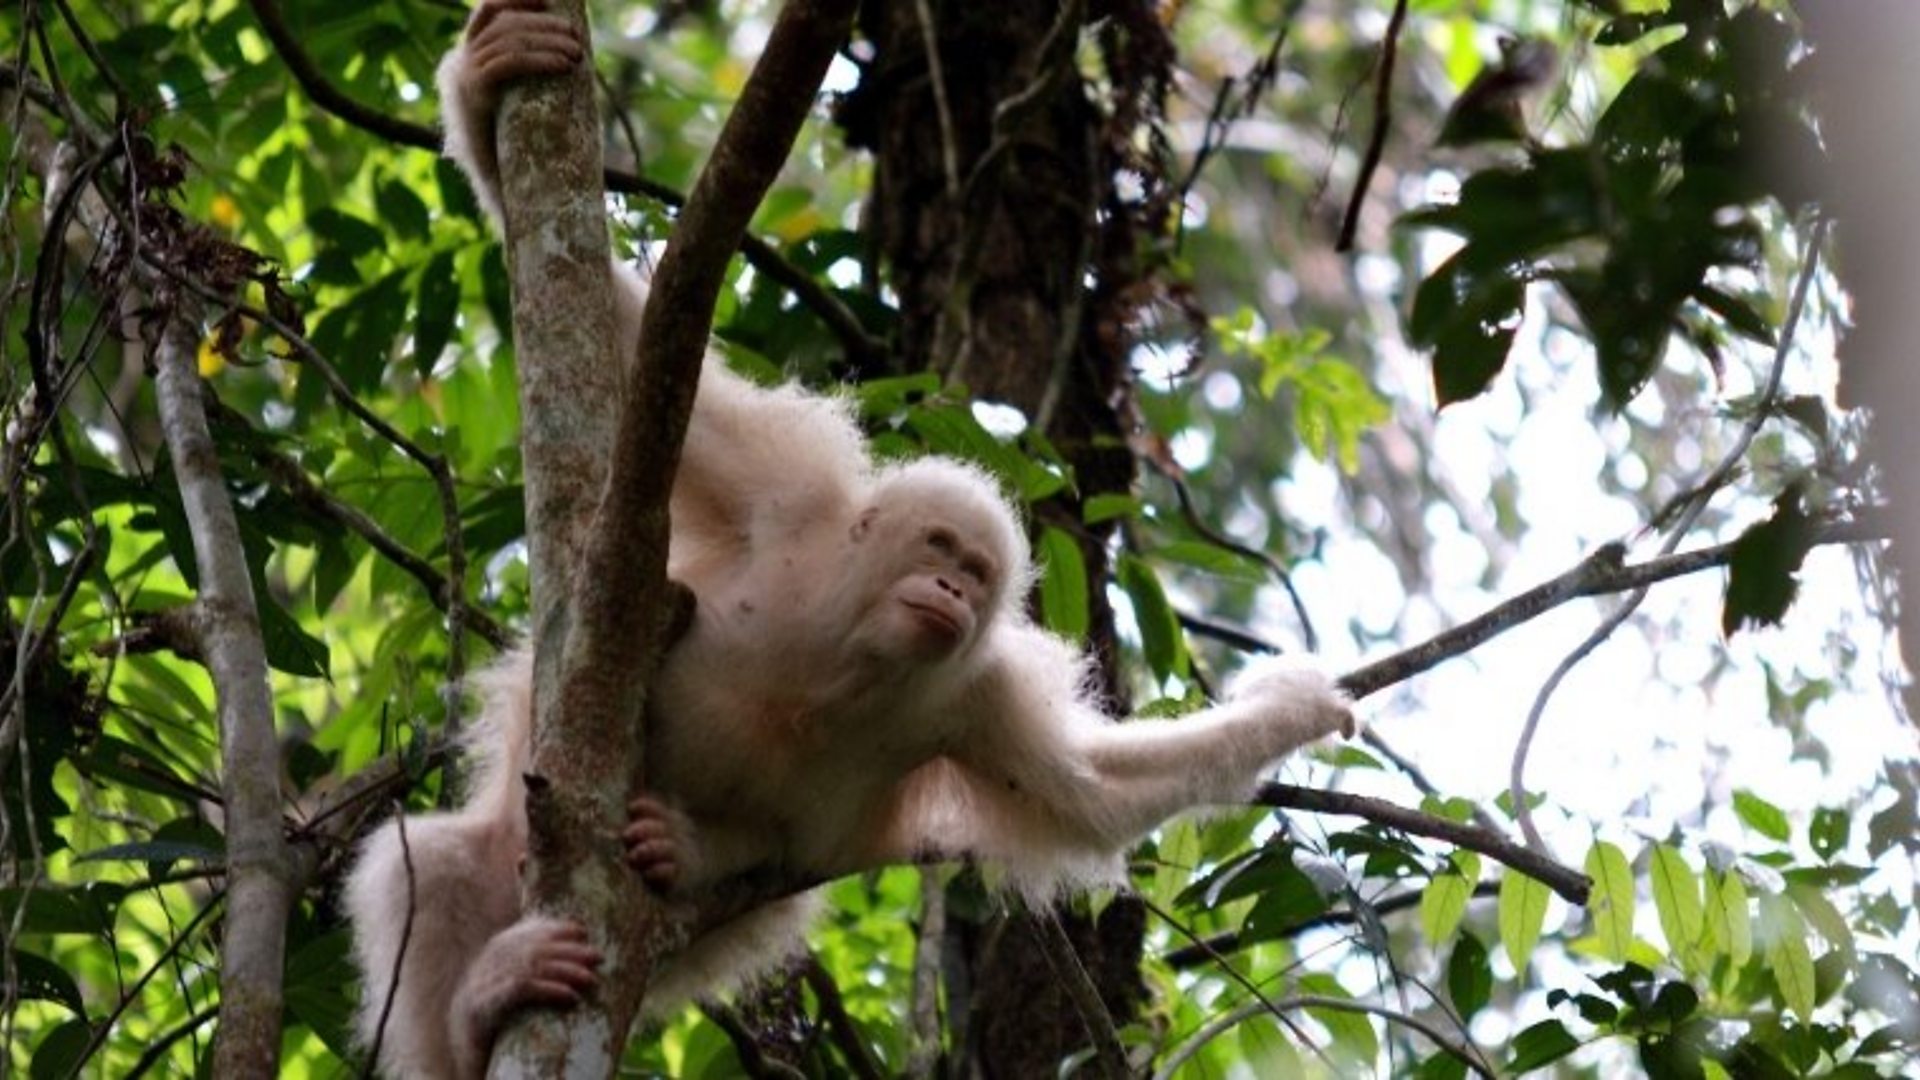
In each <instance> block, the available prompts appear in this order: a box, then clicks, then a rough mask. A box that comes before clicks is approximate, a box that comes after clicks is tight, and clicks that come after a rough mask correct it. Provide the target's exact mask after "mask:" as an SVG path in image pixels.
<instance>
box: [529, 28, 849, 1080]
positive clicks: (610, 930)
mask: <svg viewBox="0 0 1920 1080" xmlns="http://www.w3.org/2000/svg"><path fill="white" fill-rule="evenodd" d="M856 7H857V3H856V2H855V0H788V3H787V4H786V5H785V6H784V7H782V9H781V11H780V14H779V16H778V17H777V18H776V20H775V22H774V25H773V28H772V32H771V33H770V34H769V36H768V39H767V44H766V46H765V49H764V51H763V53H762V54H761V57H760V59H759V61H758V62H757V63H756V64H755V65H754V69H753V73H752V75H751V76H749V78H748V80H747V83H746V85H745V87H744V88H743V89H742V92H741V95H740V99H739V100H738V102H736V103H735V105H734V107H733V110H732V111H731V112H730V113H729V115H728V118H727V122H726V124H725V126H724V127H723V129H722V130H721V133H720V137H719V140H718V142H717V143H716V145H715V146H714V149H713V152H712V155H711V156H710V157H709V159H708V161H707V165H706V167H705V168H704V169H703V170H702V172H701V174H700V179H699V180H698V182H697V183H696V184H695V186H694V190H693V193H692V195H691V196H690V197H689V198H688V200H687V205H686V208H685V209H684V210H683V211H682V213H681V215H680V218H679V221H678V222H677V223H676V226H675V229H674V233H673V236H672V237H671V239H670V240H669V242H668V245H667V250H666V252H665V254H664V255H663V256H662V258H661V260H660V265H659V267H658V269H657V270H656V272H655V274H654V277H653V282H652V286H651V288H650V289H649V292H648V298H647V304H646V308H645V310H644V312H643V314H642V317H641V331H640V348H639V354H638V356H637V357H635V358H634V363H633V364H632V366H631V368H630V369H629V370H628V373H627V377H626V380H625V386H624V389H623V391H622V392H621V393H620V394H619V395H618V397H617V398H616V397H615V396H614V394H613V388H612V387H604V388H603V387H602V386H601V383H600V380H599V379H597V378H596V377H595V376H596V375H599V376H602V377H604V376H605V375H606V374H607V373H608V372H613V373H616V374H617V372H618V371H619V367H620V365H619V359H620V358H618V357H614V358H611V360H600V359H593V358H594V357H595V355H596V353H597V352H600V351H604V349H605V347H606V346H607V345H608V343H609V342H610V341H611V335H610V334H608V333H606V332H605V330H604V328H600V329H595V327H597V326H600V324H601V323H602V322H603V321H604V320H605V319H606V318H607V317H608V316H610V314H611V298H610V295H609V294H608V292H607V289H608V286H609V284H610V283H609V282H608V280H607V279H606V275H605V267H606V256H605V251H604V244H605V224H604V221H603V212H602V211H601V210H600V208H599V199H598V197H597V192H593V191H591V190H587V191H585V192H584V194H586V195H587V197H584V198H583V197H581V196H582V194H583V191H582V189H583V188H585V189H591V188H592V187H593V183H592V181H591V180H589V179H588V178H589V177H591V178H595V179H597V177H598V176H599V175H600V169H599V168H598V154H599V140H598V133H597V129H596V127H595V117H594V116H593V110H592V107H591V106H592V97H591V95H592V82H591V76H590V75H589V74H588V70H587V68H585V67H584V66H583V67H582V68H581V69H579V70H577V71H576V72H575V73H574V74H573V75H572V76H571V79H572V80H573V82H572V85H570V86H567V87H565V90H566V91H568V92H567V93H565V94H562V93H561V88H560V87H558V86H554V85H552V84H548V85H545V86H543V85H541V84H538V83H529V84H524V85H519V86H516V87H514V88H512V89H510V90H509V91H508V93H507V95H506V100H505V101H504V102H503V105H502V110H501V119H500V127H499V138H500V150H501V154H500V160H501V179H502V203H503V205H504V206H505V208H506V228H507V237H508V247H509V251H510V253H511V258H510V263H511V265H512V269H513V277H514V286H515V309H514V321H515V335H516V342H517V343H518V346H519V347H518V349H517V352H518V355H519V357H520V361H521V373H522V387H521V394H522V400H523V402H524V407H523V410H522V411H523V415H524V416H525V417H526V421H525V429H524V431H523V434H522V442H523V446H524V447H525V449H526V453H525V457H526V460H527V471H528V477H529V480H528V526H529V529H528V531H529V536H530V538H531V539H532V541H533V545H534V559H533V564H534V598H535V602H536V626H537V630H536V633H537V635H538V636H537V638H536V648H535V683H536V705H535V716H536V722H535V726H534V732H535V743H534V761H533V771H534V776H532V777H530V778H529V785H528V806H527V809H528V820H529V824H530V831H531V841H530V847H531V853H532V859H531V860H530V863H529V867H528V873H527V885H526V893H527V897H528V899H529V901H530V903H531V904H532V905H534V906H538V907H544V908H546V909H548V910H551V909H553V907H554V906H555V905H557V904H559V903H562V902H568V901H571V903H572V904H574V905H580V906H584V907H585V908H586V909H588V910H594V911H596V912H597V913H598V914H599V916H600V919H599V920H598V924H599V926H600V929H601V931H602V933H603V934H604V940H602V941H600V942H597V943H598V944H600V945H601V946H602V952H603V954H604V955H605V956H606V969H605V970H606V975H605V978H604V979H603V980H602V983H601V990H600V993H599V995H598V997H599V1002H598V1004H599V1005H600V1008H597V1009H596V1008H581V1009H575V1010H572V1011H570V1012H568V1013H566V1014H565V1015H555V1014H552V1013H544V1012H543V1013H534V1014H522V1015H521V1016H519V1017H518V1018H517V1019H515V1020H514V1021H512V1022H510V1024H509V1026H508V1027H507V1029H506V1030H505V1031H504V1032H503V1033H502V1036H501V1038H500V1041H499V1043H498V1044H497V1045H496V1048H495V1052H494V1062H495V1071H496V1072H497V1073H514V1072H515V1071H516V1070H517V1071H518V1073H520V1074H531V1075H558V1074H560V1073H561V1072H562V1071H564V1070H565V1069H566V1068H567V1066H568V1065H569V1063H571V1064H572V1067H573V1068H576V1069H582V1068H594V1067H598V1066H600V1065H601V1064H602V1063H611V1062H614V1061H617V1060H618V1058H619V1048H620V1046H621V1044H622V1043H623V1042H624V1040H625V1035H626V1031H627V1029H628V1027H629V1026H630V1025H631V1023H632V1020H633V1017H634V1015H635V1014H636V1012H637V1011H638V1007H639V1004H640V1000H641V997H642V995H643V994H644V992H645V989H646V973H647V969H648V968H649V966H650V965H651V962H652V958H653V957H654V956H656V955H658V953H659V952H660V951H661V949H662V948H663V947H665V945H666V944H668V943H669V942H670V940H671V939H672V938H673V937H674V936H675V934H676V931H677V928H676V927H674V926H671V925H668V923H667V920H666V919H664V918H662V917H661V915H660V913H659V906H658V903H657V901H655V900H654V899H653V898H652V897H650V896H649V895H647V894H646V892H645V890H644V889H643V888H642V887H641V886H640V885H639V883H638V880H637V878H636V877H635V876H634V875H632V874H630V873H627V872H626V868H625V866H624V865H622V864H621V863H620V862H619V860H618V859H617V858H616V857H615V856H614V854H613V853H612V852H611V851H610V850H607V851H602V850H599V849H600V848H601V847H602V845H598V844H595V843H593V842H592V839H591V838H592V837H593V836H594V835H596V834H597V833H598V832H601V831H604V830H605V828H606V827H607V826H608V825H612V824H616V823H617V822H618V821H619V820H620V819H621V817H622V814H623V804H624V802H625V794H626V792H627V791H628V790H629V789H630V787H631V785H632V782H633V780H634V779H635V778H637V777H638V776H640V775H641V773H642V770H641V762H640V743H641V739H640V738H639V733H640V718H641V717H642V715H643V714H644V710H645V703H646V685H645V683H646V682H647V681H648V680H649V679H650V678H651V674H652V672H653V671H654V669H655V668H656V667H657V665H658V662H659V658H660V656H661V654H662V652H663V651H664V648H665V645H666V638H667V636H668V632H669V626H668V621H669V620H668V615H669V613H670V612H672V611H673V610H675V608H676V604H675V603H674V596H673V593H672V592H671V591H670V589H669V583H668V582H667V580H666V551H667V537H668V521H667V502H668V496H669V494H670V492H671V490H672V485H673V478H674V474H675V472H676V469H677V466H678V463H679V456H680V444H681V441H682V440H683V438H684V437H685V434H686V426H687V417H688V414H689V412H690V411H691V409H692V405H693V397H694V392H695V390H696V387H697V385H698V380H699V373H700V367H701V364H702V362H703V360H704V357H705V355H706V350H707V341H708V337H709V335H710V332H711V329H712V322H713V311H714V305H715V302H716V300H717V298H718V296H719V293H720V289H721V287H722V286H723V285H724V283H725V274H726V268H727V264H728V262H729V261H730V259H731V258H732V254H733V252H734V251H735V250H736V249H737V248H738V247H739V244H740V239H741V237H742V236H743V235H744V234H745V231H746V228H747V225H748V223H749V222H750V220H751V218H752V215H753V212H754V210H755V209H756V208H757V207H758V206H759V203H760V200H761V198H762V197H763V196H764V195H765V193H766V191H767V189H768V188H769V187H770V186H771V185H772V183H773V180H774V179H775V177H776V176H777V175H778V173H779V170H780V168H781V166H782V165H783V164H784V163H785V162H786V159H787V156H788V154H789V153H790V152H791V149H792V146H793V141H794V139H795V137H796V136H797V135H798V134H799V131H800V127H801V124H802V123H803V122H804V120H805V119H806V117H807V115H808V113H809V112H810V111H811V109H812V106H813V101H814V97H815V94H816V93H817V92H818V89H819V86H820V82H821V80H822V79H823V78H824V77H825V75H826V71H827V67H828V65H829V64H830V63H831V62H832V60H833V57H834V55H835V53H836V52H837V50H838V49H839V47H840V45H841V43H842V42H843V41H845V39H846V35H847V32H848V29H849V27H850V26H851V24H852V19H853V13H854V10H855V8H856ZM569 14H570V16H571V17H573V18H575V19H576V20H578V19H580V18H581V17H582V16H581V13H580V11H579V8H578V7H575V8H574V9H573V10H572V11H571V12H569ZM562 105H566V106H569V108H568V111H567V113H566V114H565V115H561V114H560V113H559V108H560V106H562ZM523 111H525V112H527V113H530V115H526V116H523V115H522V113H523ZM560 192H566V193H568V194H570V195H571V198H570V199H569V201H567V202H565V203H558V202H557V201H556V199H555V195H556V194H557V193H560ZM543 204H544V205H543ZM529 218H531V219H533V220H526V219H529ZM561 230H564V231H565V232H566V233H569V234H574V239H573V241H571V242H569V243H567V244H566V245H565V246H564V248H563V249H562V248H557V247H555V246H554V245H553V244H552V243H551V241H549V240H545V239H544V238H547V237H551V236H554V235H556V234H557V233H558V232H559V231H561ZM590 233H591V234H596V235H597V237H598V244H599V245H600V251H599V254H598V256H597V260H598V261H597V265H595V266H593V267H591V269H592V270H594V271H596V272H597V275H598V276H597V278H596V279H595V280H592V281H586V280H584V279H583V278H582V271H583V269H585V268H587V263H588V262H589V261H591V260H593V259H594V258H595V254H594V252H593V251H591V250H590V249H589V247H588V245H587V243H586V241H587V240H588V239H589V236H588V234H590ZM556 288H557V289H559V290H561V291H566V292H569V293H570V294H571V295H567V296H565V297H556V296H555V295H554V293H555V290H556ZM576 289H578V290H582V292H581V293H572V291H573V290H576ZM589 289H590V290H593V291H592V292H590V293H589V292H586V290H589ZM589 296H591V297H593V299H591V301H589V299H588V297H589ZM602 298H604V299H602ZM562 300H564V301H565V304H566V305H571V306H572V307H574V308H577V309H582V310H581V311H580V312H579V313H577V314H574V315H568V316H563V317H561V318H560V319H557V320H556V319H555V315H556V309H557V308H559V307H561V306H563V305H562V304H561V301H562ZM589 303H591V304H592V305H593V306H594V307H595V308H596V310H592V311H585V310H584V308H585V307H586V306H587V305H588V304H589ZM537 319H544V320H548V321H549V324H548V325H547V327H546V331H547V333H546V334H542V335H540V336H541V337H545V338H546V340H545V341H543V342H538V343H536V340H535V337H534V336H533V335H532V334H530V333H529V331H531V330H534V329H538V328H537V327H536V326H535V325H534V323H535V320H537ZM556 323H557V325H555V324H556ZM583 323H584V324H587V327H588V328H587V331H586V333H585V334H584V335H582V334H581V333H580V330H581V327H582V324H583ZM576 341H577V343H575V344H571V345H570V344H569V343H572V342H576ZM569 348H571V349H572V350H574V351H572V352H567V351H559V352H555V351H548V350H567V349H569ZM596 365H597V366H598V371H597V372H596V371H595V370H594V368H595V366H596ZM592 393H598V394H599V395H600V396H599V398H598V400H601V401H611V400H618V401H619V403H620V408H619V413H618V415H617V417H612V418H608V417H605V416H603V415H591V416H588V415H582V414H585V413H602V412H604V410H594V409H588V408H585V407H583V406H585V405H586V404H587V400H588V399H584V398H583V397H582V396H581V395H582V394H592ZM563 413H564V414H566V415H561V414H563ZM608 419H611V421H612V425H613V430H612V431H611V432H608V431H606V421H607V420H608ZM609 443H610V444H611V447H612V453H611V461H610V464H609V466H608V468H607V469H606V470H605V472H604V481H602V480H600V478H601V477H602V475H603V473H602V470H601V469H600V468H599V463H600V461H601V460H604V459H605V458H606V457H607V455H606V453H605V448H606V447H607V446H608V444H609ZM536 470H539V471H540V473H541V475H540V476H538V477H536V475H535V474H536ZM536 480H537V482H536ZM588 485H592V487H591V488H589V487H588ZM588 492H592V493H593V494H595V495H596V496H597V498H596V499H595V500H594V502H595V503H597V509H594V510H593V512H592V517H591V519H590V520H587V519H585V518H584V517H583V515H582V511H583V510H584V509H585V508H586V507H587V506H588V505H589V504H588V503H587V502H586V501H585V495H586V494H587V493H588ZM576 551H577V552H578V556H577V558H575V557H574V554H575V552H576ZM569 570H571V571H572V572H571V573H569ZM615 747H619V748H622V750H623V751H624V752H622V753H612V752H610V750H611V749H612V748H615ZM542 778H564V781H565V782H564V783H552V782H545V781H543V780H542Z"/></svg>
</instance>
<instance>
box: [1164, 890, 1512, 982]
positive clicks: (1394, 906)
mask: <svg viewBox="0 0 1920 1080" xmlns="http://www.w3.org/2000/svg"><path fill="white" fill-rule="evenodd" d="M1499 893H1500V885H1499V883H1497V882H1492V881H1488V882H1482V883H1481V884H1478V885H1475V886H1474V887H1473V896H1474V898H1475V899H1485V898H1487V897H1491V896H1498V895H1499ZM1424 896H1426V890H1424V889H1415V890H1411V891H1408V892H1402V893H1395V894H1394V895H1392V896H1389V897H1386V898H1385V899H1383V900H1377V901H1374V902H1373V904H1372V907H1373V910H1374V912H1375V914H1378V915H1391V914H1393V913H1395V912H1398V911H1404V910H1406V909H1407V908H1410V907H1418V906H1419V904H1420V900H1421V898H1422V897H1424ZM1359 921H1360V916H1359V914H1358V913H1356V912H1355V911H1354V910H1353V909H1351V908H1341V909H1339V910H1337V911H1326V912H1322V913H1320V914H1319V915H1315V916H1314V917H1312V918H1310V919H1302V920H1300V921H1299V922H1297V923H1294V924H1293V925H1291V926H1287V927H1284V928H1282V929H1281V930H1280V931H1279V932H1278V933H1276V934H1270V935H1263V936H1261V937H1260V938H1259V939H1258V940H1256V941H1248V940H1246V939H1244V938H1242V937H1241V935H1240V933H1239V932H1238V931H1236V930H1228V931H1226V932H1225V933H1221V934H1214V935H1213V936H1211V937H1207V938H1194V939H1191V940H1190V941H1189V942H1188V943H1187V944H1185V945H1182V946H1180V947H1179V948H1177V949H1169V950H1167V951H1166V952H1164V953H1162V954H1161V955H1160V960H1161V962H1162V963H1164V964H1166V965H1167V966H1168V967H1170V968H1173V969H1174V970H1176V971H1184V970H1186V969H1189V968H1197V967H1202V966H1204V965H1207V964H1224V963H1226V962H1227V956H1226V954H1228V953H1232V952H1238V951H1239V950H1241V949H1243V948H1245V947H1247V946H1248V945H1258V944H1261V943H1263V942H1266V941H1270V940H1273V939H1274V938H1275V937H1295V936H1298V935H1300V934H1304V933H1306V932H1307V931H1309V930H1323V929H1326V928H1328V927H1334V926H1351V925H1353V924H1355V923H1358V922H1359Z"/></svg>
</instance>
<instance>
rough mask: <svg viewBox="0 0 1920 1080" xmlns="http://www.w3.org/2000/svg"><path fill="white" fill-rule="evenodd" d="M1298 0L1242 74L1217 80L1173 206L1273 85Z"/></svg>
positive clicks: (1177, 241)
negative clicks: (1236, 124)
mask: <svg viewBox="0 0 1920 1080" xmlns="http://www.w3.org/2000/svg"><path fill="white" fill-rule="evenodd" d="M1300 2H1301V0H1292V2H1291V3H1289V4H1288V5H1287V10H1286V11H1285V12H1283V13H1282V16H1281V17H1282V18H1283V19H1286V20H1287V24H1286V25H1285V26H1282V27H1281V28H1280V30H1279V31H1278V32H1277V33H1275V34H1274V35H1273V41H1272V42H1271V43H1270V44H1269V45H1268V46H1267V51H1266V53H1265V54H1264V55H1262V56H1261V57H1260V59H1259V60H1257V61H1255V62H1254V65H1253V67H1252V68H1250V69H1248V71H1247V73H1246V75H1244V76H1234V75H1229V76H1227V77H1226V78H1225V79H1222V80H1221V82H1220V90H1219V92H1218V93H1216V94H1215V95H1214V98H1213V105H1212V107H1211V108H1209V109H1208V110H1207V122H1206V126H1205V127H1204V128H1203V129H1202V133H1201V135H1200V146H1199V148H1198V149H1196V150H1195V151H1194V152H1193V164H1192V165H1191V166H1190V167H1189V168H1188V169H1187V175H1186V177H1185V178H1184V179H1182V180H1181V181H1180V188H1179V191H1180V195H1179V200H1178V202H1177V203H1176V205H1178V206H1181V207H1185V206H1186V205H1187V200H1188V199H1189V198H1190V197H1192V195H1193V187H1194V185H1195V184H1197V183H1199V182H1200V173H1201V172H1202V171H1203V170H1205V169H1206V167H1207V163H1208V162H1210V161H1212V160H1213V155H1214V154H1216V153H1218V152H1219V151H1220V148H1221V147H1222V146H1224V145H1226V136H1227V132H1228V131H1230V130H1231V129H1232V127H1233V125H1234V124H1235V123H1236V122H1238V121H1239V120H1242V119H1244V118H1245V117H1247V116H1250V115H1252V113H1253V110H1254V108H1255V107H1256V106H1258V105H1259V104H1260V99H1261V98H1262V97H1265V96H1266V93H1267V91H1268V90H1269V89H1271V88H1272V86H1273V80H1274V79H1275V78H1276V77H1278V76H1279V74H1280V50H1281V49H1283V48H1285V47H1286V44H1287V36H1288V34H1289V33H1290V32H1291V31H1292V30H1293V23H1292V16H1293V15H1294V14H1295V13H1296V12H1297V11H1298V9H1299V7H1300ZM1236 90H1238V91H1239V92H1240V95H1239V100H1238V101H1235V100H1234V91H1236ZM1186 239H1187V226H1186V215H1185V214H1180V215H1178V216H1177V218H1176V221H1175V224H1174V247H1175V250H1176V251H1178V250H1180V248H1181V247H1182V246H1183V245H1184V244H1185V243H1186Z"/></svg>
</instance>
